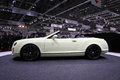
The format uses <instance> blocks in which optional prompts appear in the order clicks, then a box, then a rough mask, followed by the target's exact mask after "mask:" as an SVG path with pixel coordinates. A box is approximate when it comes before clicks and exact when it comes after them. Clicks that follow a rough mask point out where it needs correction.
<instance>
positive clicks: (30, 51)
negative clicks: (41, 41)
mask: <svg viewBox="0 0 120 80" xmlns="http://www.w3.org/2000/svg"><path fill="white" fill-rule="evenodd" d="M20 55H21V57H22V58H23V59H24V60H25V61H33V60H37V59H38V58H39V57H40V51H39V49H38V47H37V46H35V45H33V44H28V45H25V46H24V47H23V48H22V49H21V53H20Z"/></svg>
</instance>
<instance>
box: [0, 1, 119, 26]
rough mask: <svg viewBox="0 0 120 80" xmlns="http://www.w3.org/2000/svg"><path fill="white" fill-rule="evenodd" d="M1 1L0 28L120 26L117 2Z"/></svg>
mask: <svg viewBox="0 0 120 80" xmlns="http://www.w3.org/2000/svg"><path fill="white" fill-rule="evenodd" d="M101 4H102V7H101V8H99V7H96V6H94V5H92V4H91V0H0V25H10V26H14V25H21V24H23V25H27V26H30V27H35V26H50V25H51V23H53V24H63V23H64V22H65V19H71V20H76V21H78V22H79V23H84V24H88V25H90V23H91V22H92V23H94V24H98V25H103V26H108V27H109V26H115V27H117V26H120V0H101Z"/></svg>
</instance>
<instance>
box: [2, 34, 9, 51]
mask: <svg viewBox="0 0 120 80" xmlns="http://www.w3.org/2000/svg"><path fill="white" fill-rule="evenodd" d="M1 43H2V51H7V50H8V38H7V33H6V32H4V33H3V36H2V39H1Z"/></svg>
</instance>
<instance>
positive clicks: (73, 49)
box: [12, 31, 108, 61]
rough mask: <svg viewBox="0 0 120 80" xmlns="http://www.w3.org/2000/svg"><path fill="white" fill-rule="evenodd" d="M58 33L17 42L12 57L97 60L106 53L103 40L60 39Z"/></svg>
mask: <svg viewBox="0 0 120 80" xmlns="http://www.w3.org/2000/svg"><path fill="white" fill-rule="evenodd" d="M59 33H60V31H57V32H54V33H52V34H50V35H48V36H46V37H42V38H29V39H21V40H17V41H15V42H14V43H13V46H12V55H13V56H21V57H22V58H23V59H24V60H30V61H31V60H37V59H38V58H39V57H58V56H86V57H87V58H89V59H98V58H99V56H100V54H103V53H106V52H107V51H108V45H107V43H106V41H105V40H104V39H100V38H93V37H91V38H90V37H84V38H60V37H59Z"/></svg>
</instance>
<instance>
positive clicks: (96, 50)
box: [85, 45, 101, 60]
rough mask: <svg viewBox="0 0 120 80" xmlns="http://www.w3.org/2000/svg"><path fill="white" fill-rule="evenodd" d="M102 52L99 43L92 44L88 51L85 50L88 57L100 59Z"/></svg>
mask: <svg viewBox="0 0 120 80" xmlns="http://www.w3.org/2000/svg"><path fill="white" fill-rule="evenodd" d="M100 54H101V49H100V47H99V46H98V45H90V46H89V47H88V48H87V50H86V52H85V56H86V57H87V58H88V59H93V60H95V59H98V58H99V57H100Z"/></svg>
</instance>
